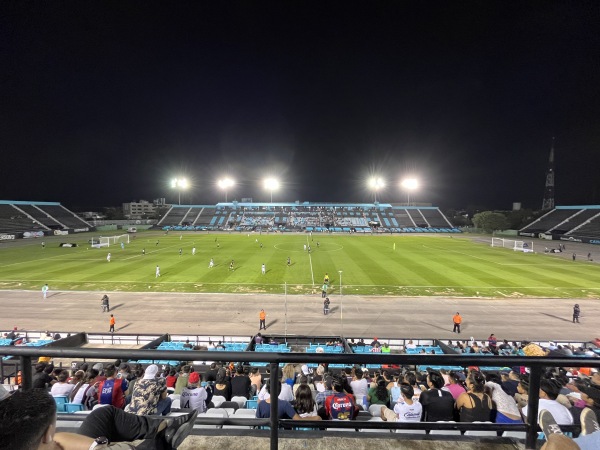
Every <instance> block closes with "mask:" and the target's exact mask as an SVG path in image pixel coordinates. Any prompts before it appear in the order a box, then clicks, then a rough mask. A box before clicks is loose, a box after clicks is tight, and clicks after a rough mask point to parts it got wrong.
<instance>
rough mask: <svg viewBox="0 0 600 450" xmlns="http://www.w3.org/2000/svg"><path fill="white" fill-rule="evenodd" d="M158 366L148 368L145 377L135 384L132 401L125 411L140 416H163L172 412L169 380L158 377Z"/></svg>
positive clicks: (152, 365) (153, 365)
mask: <svg viewBox="0 0 600 450" xmlns="http://www.w3.org/2000/svg"><path fill="white" fill-rule="evenodd" d="M157 374H158V366H157V365H156V364H151V365H149V366H148V367H146V370H145V372H144V376H143V378H142V379H141V380H138V381H137V382H136V383H135V387H134V389H133V391H132V393H131V401H130V402H129V404H128V405H127V406H126V407H125V411H126V412H129V413H132V414H137V415H138V416H147V415H153V414H156V415H163V416H166V415H167V414H168V413H170V412H171V399H170V398H169V397H167V380H166V379H164V378H163V377H157Z"/></svg>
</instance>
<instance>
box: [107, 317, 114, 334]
mask: <svg viewBox="0 0 600 450" xmlns="http://www.w3.org/2000/svg"><path fill="white" fill-rule="evenodd" d="M108 323H109V325H110V329H109V330H108V332H109V333H114V332H115V316H113V315H112V314H111V315H110V321H109V322H108Z"/></svg>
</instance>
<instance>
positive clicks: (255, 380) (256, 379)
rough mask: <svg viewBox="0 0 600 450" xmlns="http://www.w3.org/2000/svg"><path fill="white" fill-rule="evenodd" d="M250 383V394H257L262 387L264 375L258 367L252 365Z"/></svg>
mask: <svg viewBox="0 0 600 450" xmlns="http://www.w3.org/2000/svg"><path fill="white" fill-rule="evenodd" d="M250 384H251V386H252V388H251V392H250V395H256V393H257V392H258V391H260V389H261V388H262V375H261V373H260V370H258V367H252V368H251V369H250Z"/></svg>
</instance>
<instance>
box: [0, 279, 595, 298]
mask: <svg viewBox="0 0 600 450" xmlns="http://www.w3.org/2000/svg"><path fill="white" fill-rule="evenodd" d="M5 281H7V282H13V283H16V282H19V281H23V280H5ZM26 281H28V282H36V283H43V282H49V283H50V282H53V283H71V284H79V283H86V282H87V281H85V280H81V281H72V280H71V281H64V280H53V279H41V280H33V279H32V280H26ZM97 283H107V284H110V283H112V284H118V283H131V284H148V283H150V284H151V285H163V284H164V285H168V284H198V285H203V286H205V285H219V286H283V285H284V284H285V283H204V282H201V281H155V282H152V281H144V280H136V281H132V280H119V281H115V280H106V281H98V282H97ZM287 284H288V286H290V283H287ZM293 285H294V286H309V287H313V288H318V286H316V285H314V284H306V283H293ZM398 286H399V287H402V288H407V289H448V288H457V287H459V288H464V289H486V290H491V289H504V290H506V289H513V290H518V289H544V290H548V288H547V287H545V286H517V287H515V286H463V285H461V286H456V285H447V286H440V285H425V284H423V285H390V284H346V283H344V289H346V288H364V287H377V288H386V287H398ZM555 289H561V290H567V291H572V290H591V291H597V290H600V287H598V286H596V287H587V286H578V287H565V286H557V287H555ZM54 291H56V289H55V290H54ZM141 293H144V292H141ZM180 294H190V292H180ZM214 294H215V295H221V293H214ZM224 294H227V293H224ZM250 294H252V293H250ZM256 295H260V293H258V294H256Z"/></svg>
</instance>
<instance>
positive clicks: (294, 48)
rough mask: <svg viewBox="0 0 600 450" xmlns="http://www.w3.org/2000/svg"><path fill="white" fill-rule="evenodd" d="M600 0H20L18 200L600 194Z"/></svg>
mask: <svg viewBox="0 0 600 450" xmlns="http://www.w3.org/2000/svg"><path fill="white" fill-rule="evenodd" d="M599 23H600V2H598V1H597V0H594V1H576V0H575V1H563V0H561V1H546V0H544V1H539V2H533V1H519V2H505V1H476V2H469V1H439V2H436V1H429V2H422V1H412V2H409V1H361V2H353V1H339V2H335V1H326V0H322V1H309V0H306V1H290V0H285V1H276V2H267V1H256V0H244V1H239V2H238V1H202V0H198V1H190V2H185V1H163V2H153V1H139V2H136V1H95V2H89V1H43V2H42V1H38V2H36V1H27V2H24V1H8V0H5V1H2V2H0V74H1V77H0V83H1V85H0V155H1V161H0V180H1V181H0V186H1V189H0V199H5V200H32V201H59V202H61V203H62V204H64V205H65V206H67V207H71V208H73V209H78V208H83V209H86V208H93V207H101V206H117V205H120V204H121V203H122V202H129V201H133V200H139V199H146V200H152V199H154V198H158V197H166V199H167V201H168V202H176V201H177V193H176V191H174V190H173V189H171V188H170V187H169V180H170V179H171V178H172V177H174V176H180V175H183V176H186V177H188V178H189V179H190V180H191V182H192V183H193V188H192V189H191V190H189V191H188V192H185V193H183V194H182V203H201V204H205V203H208V204H211V203H212V204H214V203H216V202H218V201H223V200H224V193H223V192H222V191H220V190H219V189H218V188H217V187H216V180H217V179H218V178H219V177H220V176H223V175H230V176H232V177H234V178H235V179H236V180H237V185H236V187H235V188H234V189H232V190H231V191H230V192H229V193H228V198H229V200H232V199H238V200H239V199H241V198H242V197H252V198H253V199H254V201H269V200H270V197H269V192H268V191H265V190H264V189H263V187H262V185H261V180H262V179H263V178H264V177H265V176H266V175H276V176H278V177H279V178H280V179H281V181H282V182H283V183H284V185H283V186H282V188H281V190H279V191H278V192H275V193H274V195H273V200H274V201H286V202H287V201H296V200H300V201H316V202H319V201H321V202H339V201H343V202H365V201H372V200H373V193H372V191H370V190H368V189H367V188H366V180H367V179H368V177H369V176H370V175H380V176H382V177H384V178H385V179H386V180H387V184H388V186H387V188H386V189H384V190H382V191H380V192H379V193H378V195H377V199H378V200H380V201H382V202H386V203H387V202H390V203H394V202H404V201H406V193H405V191H403V190H402V189H400V188H399V187H398V184H399V181H400V180H401V179H402V178H403V177H406V176H409V175H410V176H416V177H418V178H419V179H420V182H421V184H422V187H421V189H420V190H419V191H417V192H415V193H414V195H413V196H411V199H412V200H415V201H417V202H430V203H432V204H433V205H435V206H440V207H441V208H446V209H447V208H465V207H467V206H469V205H478V206H480V207H482V208H490V209H492V208H497V209H510V208H511V207H512V203H513V202H522V204H523V206H524V207H527V208H533V209H539V208H540V207H541V204H542V198H543V193H544V182H545V171H546V167H547V160H548V156H549V152H550V147H551V144H552V137H555V138H556V141H555V151H556V154H555V156H556V157H555V159H556V197H555V198H556V204H557V205H575V204H598V203H600V177H599V173H600V170H599V167H600V26H599V25H598V24H599Z"/></svg>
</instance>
